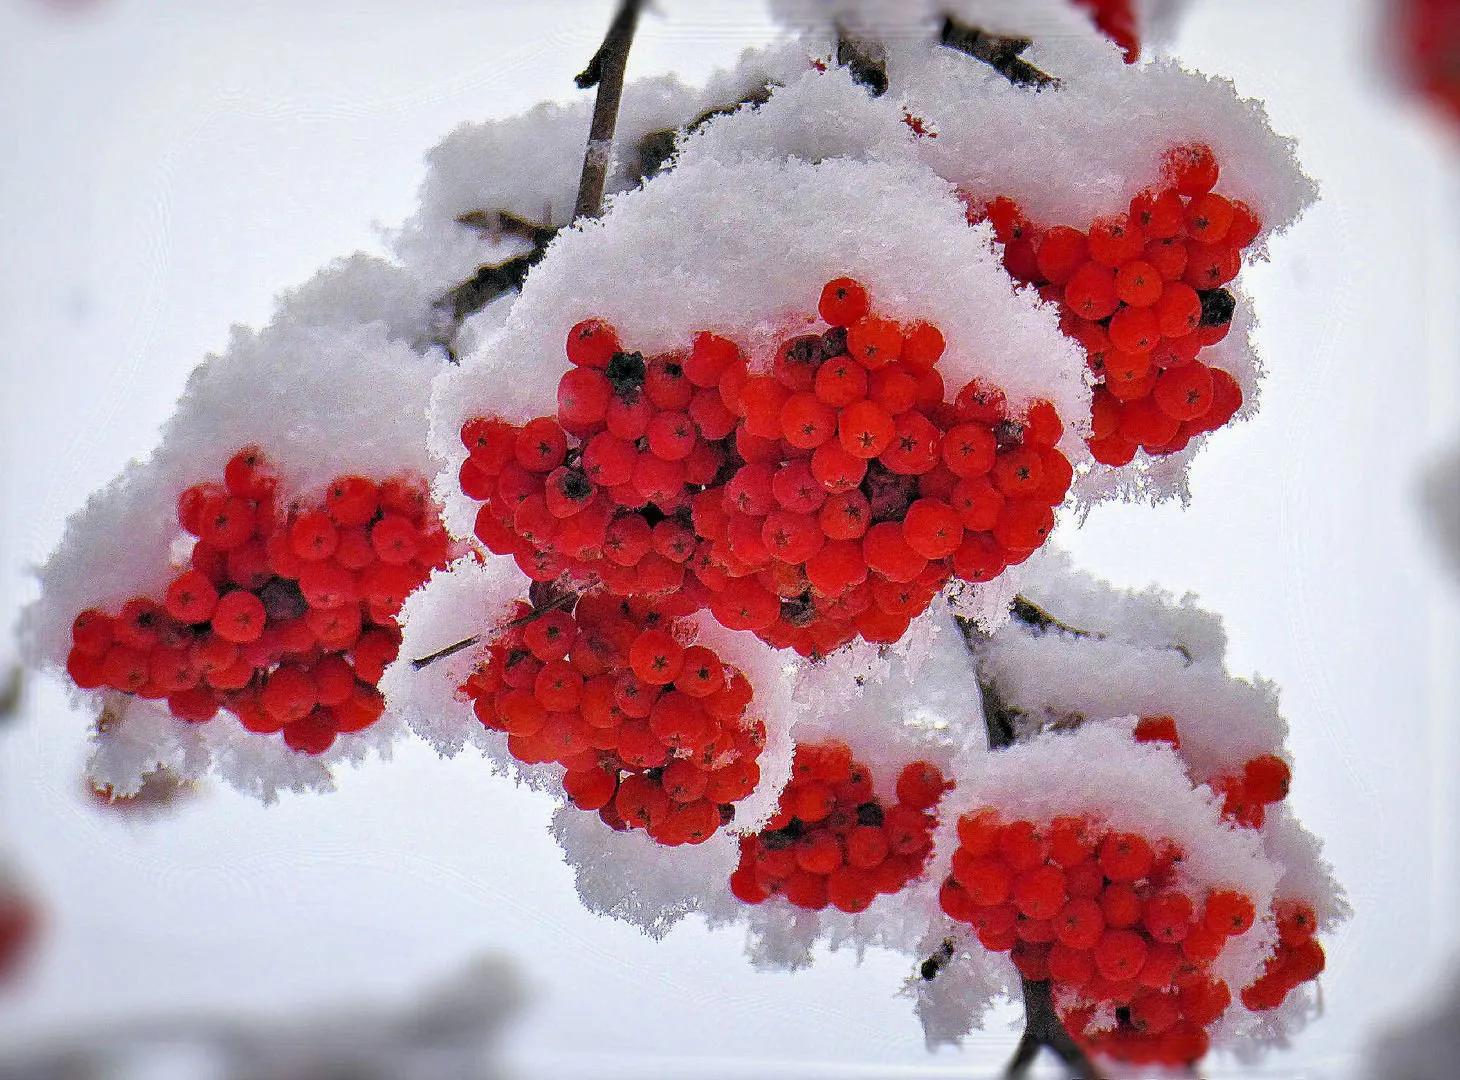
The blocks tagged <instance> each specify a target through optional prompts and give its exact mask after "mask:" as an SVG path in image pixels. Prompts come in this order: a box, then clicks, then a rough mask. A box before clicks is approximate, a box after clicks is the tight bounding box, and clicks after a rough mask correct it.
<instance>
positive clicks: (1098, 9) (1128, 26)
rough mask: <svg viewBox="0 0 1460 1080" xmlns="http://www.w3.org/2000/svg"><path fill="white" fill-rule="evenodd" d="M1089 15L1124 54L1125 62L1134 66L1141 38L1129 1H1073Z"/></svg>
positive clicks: (1138, 57)
mask: <svg viewBox="0 0 1460 1080" xmlns="http://www.w3.org/2000/svg"><path fill="white" fill-rule="evenodd" d="M1075 3H1076V4H1078V5H1079V6H1080V7H1082V8H1084V9H1085V10H1086V11H1088V12H1089V13H1090V18H1092V19H1094V20H1095V26H1096V28H1097V29H1099V31H1100V32H1101V33H1102V34H1104V35H1105V36H1106V37H1108V38H1109V39H1110V40H1111V41H1113V42H1115V43H1116V44H1117V45H1119V46H1120V49H1121V52H1123V53H1125V62H1126V63H1127V64H1134V63H1135V62H1136V61H1137V60H1139V59H1140V58H1141V38H1140V33H1139V31H1138V28H1137V26H1136V14H1135V12H1134V11H1133V10H1132V7H1131V0H1075Z"/></svg>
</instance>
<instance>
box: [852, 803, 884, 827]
mask: <svg viewBox="0 0 1460 1080" xmlns="http://www.w3.org/2000/svg"><path fill="white" fill-rule="evenodd" d="M885 816H886V815H884V814H883V813H882V807H881V806H880V805H878V804H877V803H875V802H864V803H863V804H862V805H861V806H859V807H857V824H858V825H871V826H872V827H873V828H881V827H882V822H883V820H884V819H885Z"/></svg>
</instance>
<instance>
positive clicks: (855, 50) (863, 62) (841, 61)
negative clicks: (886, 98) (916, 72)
mask: <svg viewBox="0 0 1460 1080" xmlns="http://www.w3.org/2000/svg"><path fill="white" fill-rule="evenodd" d="M836 62H837V64H838V65H839V66H841V67H844V68H846V69H847V70H848V71H850V72H851V75H852V82H854V83H856V84H857V85H858V86H865V87H866V88H867V89H868V90H870V91H871V92H872V96H873V97H881V96H882V95H883V94H885V93H887V50H886V49H884V48H883V47H882V43H881V42H879V41H873V40H871V39H869V38H860V37H856V36H854V35H852V34H848V33H847V32H846V31H844V30H843V29H842V28H841V27H840V26H838V27H837V28H836Z"/></svg>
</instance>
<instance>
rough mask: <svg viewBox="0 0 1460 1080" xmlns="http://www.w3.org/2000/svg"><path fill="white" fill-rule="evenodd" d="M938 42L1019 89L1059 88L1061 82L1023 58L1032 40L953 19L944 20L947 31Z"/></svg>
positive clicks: (940, 36) (943, 32) (944, 31)
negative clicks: (997, 32) (1004, 35)
mask: <svg viewBox="0 0 1460 1080" xmlns="http://www.w3.org/2000/svg"><path fill="white" fill-rule="evenodd" d="M938 41H939V43H940V44H942V45H946V46H947V47H948V48H950V49H956V50H957V51H958V52H961V53H967V54H968V55H969V56H971V57H973V58H974V59H975V60H979V61H981V62H983V63H985V64H987V65H988V66H989V67H991V68H993V69H994V70H995V71H997V72H998V73H999V74H1000V75H1002V76H1003V77H1004V78H1006V79H1008V80H1009V81H1010V82H1011V83H1013V84H1014V85H1015V86H1032V87H1033V88H1034V89H1035V90H1043V89H1044V88H1045V87H1047V86H1051V87H1054V88H1056V89H1058V88H1059V85H1060V81H1059V80H1058V79H1056V78H1055V77H1054V76H1053V75H1047V74H1045V73H1044V72H1043V71H1040V70H1039V69H1038V68H1037V67H1035V66H1034V65H1033V64H1031V63H1030V62H1029V61H1028V60H1024V59H1022V58H1021V57H1020V55H1019V54H1020V53H1022V52H1023V51H1024V50H1025V49H1027V48H1029V46H1030V45H1031V44H1033V42H1031V41H1030V40H1029V39H1028V38H1021V37H1003V36H1001V35H999V34H990V33H988V32H987V31H984V30H980V29H979V28H978V27H976V26H969V25H968V24H967V23H961V22H959V21H958V20H957V19H955V18H953V16H951V15H949V16H947V17H946V18H945V19H944V20H943V31H942V33H940V34H939V35H938Z"/></svg>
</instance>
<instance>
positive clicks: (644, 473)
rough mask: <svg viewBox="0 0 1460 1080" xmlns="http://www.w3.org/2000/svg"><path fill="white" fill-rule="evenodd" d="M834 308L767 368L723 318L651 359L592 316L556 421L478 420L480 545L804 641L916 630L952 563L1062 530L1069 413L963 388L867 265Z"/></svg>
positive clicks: (1006, 560) (536, 569) (572, 341)
mask: <svg viewBox="0 0 1460 1080" xmlns="http://www.w3.org/2000/svg"><path fill="white" fill-rule="evenodd" d="M819 310H820V314H821V316H822V318H823V319H824V320H825V321H826V323H827V324H829V329H828V330H826V331H825V332H822V333H817V334H803V335H799V336H796V337H792V338H789V339H787V340H785V341H783V342H781V344H780V346H779V347H778V349H777V351H776V355H775V358H774V360H773V362H772V363H771V364H770V365H769V368H768V370H765V371H756V372H753V371H752V369H751V366H750V364H749V362H748V360H747V358H746V356H745V354H744V353H743V352H742V350H741V349H740V347H739V346H738V345H736V344H735V343H734V342H733V341H730V340H728V339H726V338H723V337H719V336H717V335H715V334H711V333H708V332H705V333H701V334H699V335H697V336H696V338H695V339H694V343H693V346H692V347H691V348H690V349H688V350H686V351H684V352H682V353H675V354H670V355H665V356H658V357H652V358H649V359H647V360H646V359H645V358H644V357H643V356H642V355H641V354H639V353H636V352H627V351H625V350H624V348H623V346H622V343H621V342H620V340H619V337H618V334H617V333H616V332H615V331H614V329H613V328H612V327H610V326H608V325H606V324H605V323H603V322H600V321H598V320H588V321H585V322H582V323H579V324H578V325H577V326H575V327H574V328H573V330H572V332H571V333H570V335H569V338H568V343H567V354H568V359H569V361H571V362H572V364H573V365H574V366H573V368H572V370H570V371H568V372H567V373H566V374H564V375H563V377H562V380H561V381H560V383H559V385H558V413H557V416H556V417H539V418H538V419H535V420H532V421H530V422H528V423H527V424H525V425H523V426H521V427H516V426H513V425H511V424H508V423H506V422H505V421H502V420H499V419H493V418H488V417H482V418H476V419H473V420H470V421H468V422H467V423H466V424H465V425H464V427H463V428H462V433H461V434H462V441H463V443H464V444H465V445H466V447H467V449H468V450H469V451H470V454H469V456H468V457H467V459H466V460H465V461H464V462H463V463H462V466H461V470H460V482H461V488H462V491H463V492H464V493H465V494H466V495H467V496H469V497H470V498H473V499H476V500H478V501H481V502H482V503H483V504H484V505H483V506H482V508H481V510H480V511H479V512H478V515H477V520H476V526H475V532H476V536H477V538H478V539H479V540H481V542H482V543H483V544H485V545H486V546H487V547H488V548H489V549H490V550H492V551H494V552H497V553H498V554H510V555H512V556H513V557H514V558H515V559H516V560H517V562H518V565H519V566H521V567H522V569H523V570H524V571H525V572H526V573H527V574H528V575H529V576H530V577H532V578H533V579H534V580H536V581H553V580H556V579H557V578H558V577H559V576H560V575H562V574H564V573H569V574H572V575H575V576H579V577H583V578H585V579H588V580H592V581H598V582H602V584H603V586H604V587H605V588H606V589H608V590H609V591H610V592H612V593H614V594H617V595H636V596H656V595H664V594H667V593H671V592H676V591H682V592H683V593H685V594H686V595H688V596H690V597H692V598H694V600H695V602H696V603H698V604H699V605H700V606H702V607H707V608H708V609H709V610H710V611H711V612H712V613H713V614H714V616H715V618H716V619H717V620H718V621H719V622H720V623H721V624H722V625H724V626H726V627H728V628H730V629H734V630H752V631H754V632H755V633H756V634H757V635H758V636H760V637H761V638H762V639H763V640H764V641H766V642H768V643H770V644H772V645H774V646H776V647H778V648H787V647H790V648H794V649H796V650H797V651H798V652H800V653H801V654H803V655H821V654H825V653H828V652H830V651H831V650H832V649H835V648H837V647H838V646H841V645H843V644H846V643H847V642H849V641H851V640H853V639H854V638H856V637H857V636H859V635H860V636H861V637H862V638H864V639H866V640H868V641H873V642H881V643H888V642H893V641H896V640H898V639H899V638H901V637H902V635H903V634H904V632H905V631H906V630H907V627H908V624H909V622H910V621H911V619H912V618H913V617H914V616H916V615H917V614H919V613H920V612H921V611H923V610H924V609H925V608H926V607H927V605H928V604H929V603H930V602H931V600H932V598H933V596H935V595H936V594H937V592H938V591H939V590H940V589H941V588H942V587H943V586H944V585H945V584H946V583H947V581H948V580H949V578H950V576H953V575H956V576H958V577H960V578H962V579H964V580H966V581H987V580H989V579H991V578H993V577H995V576H997V575H998V574H999V573H1001V572H1002V571H1003V570H1004V568H1005V567H1006V566H1008V565H1011V564H1013V563H1017V562H1020V561H1022V560H1024V559H1025V558H1027V557H1028V556H1029V555H1030V554H1031V553H1032V552H1033V551H1034V550H1035V549H1036V548H1038V547H1039V546H1040V545H1041V544H1043V543H1044V540H1045V538H1046V536H1047V535H1048V534H1049V531H1050V529H1051V528H1052V527H1053V525H1054V512H1053V507H1055V506H1058V505H1059V504H1060V503H1061V502H1062V501H1063V500H1064V497H1065V494H1066V492H1067V491H1068V489H1069V485H1070V481H1071V479H1072V476H1073V471H1072V469H1071V467H1070V464H1069V462H1068V460H1067V459H1066V458H1065V457H1064V455H1063V454H1061V453H1060V452H1059V451H1058V450H1057V449H1056V448H1055V444H1056V443H1057V442H1058V441H1059V439H1060V437H1061V435H1062V433H1063V425H1062V423H1061V421H1060V419H1059V417H1058V415H1057V414H1056V413H1055V410H1054V409H1053V407H1052V406H1050V405H1049V404H1048V403H1046V402H1036V403H1035V404H1033V405H1032V406H1031V407H1029V408H1028V409H1027V410H1026V411H1025V413H1024V415H1022V416H1019V417H1015V416H1012V415H1011V414H1010V410H1009V409H1008V407H1007V405H1006V402H1005V399H1004V396H1003V394H1002V392H1001V391H999V390H998V389H997V388H995V387H991V386H985V385H983V384H981V383H978V382H974V383H971V384H969V385H968V386H965V387H962V388H960V389H959V391H958V393H957V394H956V395H955V398H954V400H953V401H952V402H946V401H945V400H944V397H945V388H944V384H943V379H942V377H941V376H940V375H939V373H938V371H937V368H936V363H937V361H938V358H939V357H940V356H941V355H942V353H943V349H944V340H943V335H942V334H941V333H940V332H939V330H938V329H937V327H935V326H932V325H930V324H928V323H917V324H915V325H912V326H901V325H899V324H898V323H896V322H893V321H891V320H889V319H884V318H881V317H879V316H877V315H874V314H873V313H872V311H871V305H870V300H869V297H868V294H867V290H866V289H865V288H863V286H862V285H860V284H859V283H858V282H856V281H853V280H852V279H850V278H838V279H836V280H834V281H831V282H829V283H828V284H827V285H826V287H825V288H824V289H823V291H822V295H821V301H820V305H819Z"/></svg>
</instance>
